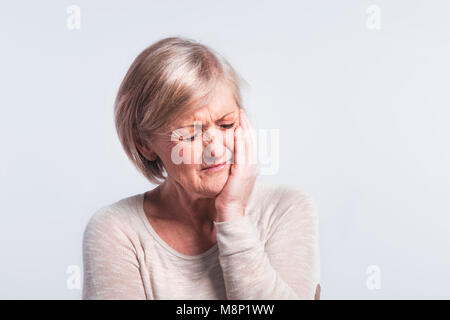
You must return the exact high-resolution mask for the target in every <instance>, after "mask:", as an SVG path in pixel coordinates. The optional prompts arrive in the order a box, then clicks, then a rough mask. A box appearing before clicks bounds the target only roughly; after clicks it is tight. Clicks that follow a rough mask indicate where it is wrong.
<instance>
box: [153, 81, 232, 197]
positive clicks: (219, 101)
mask: <svg viewBox="0 0 450 320" xmlns="http://www.w3.org/2000/svg"><path fill="white" fill-rule="evenodd" d="M237 126H239V108H238V106H237V104H236V102H235V100H234V97H233V94H232V91H231V90H230V89H229V88H228V87H227V86H225V85H222V84H221V85H218V86H217V88H216V91H215V93H214V95H213V96H212V98H211V100H210V102H209V103H208V105H207V106H205V107H202V108H200V109H197V110H195V111H193V112H192V113H187V114H186V116H185V117H182V118H181V119H178V120H177V121H176V123H175V124H173V128H175V130H173V131H172V132H171V136H159V137H158V138H157V139H156V141H155V143H154V149H153V150H154V152H155V153H156V154H157V155H158V156H159V157H160V158H161V160H162V162H163V164H164V167H165V169H166V171H167V174H168V177H169V179H172V180H174V181H176V182H177V183H179V184H181V185H182V186H183V188H184V189H185V190H186V191H188V192H194V193H196V194H198V195H200V196H205V197H214V196H216V195H217V194H218V193H220V192H221V191H222V189H223V187H224V185H225V183H226V181H227V179H228V175H229V172H230V166H231V163H232V162H233V161H234V157H233V155H234V130H235V128H236V127H237ZM223 162H226V165H225V166H224V167H223V168H222V169H220V170H216V171H212V170H205V169H204V168H205V167H208V166H211V165H214V164H219V163H223Z"/></svg>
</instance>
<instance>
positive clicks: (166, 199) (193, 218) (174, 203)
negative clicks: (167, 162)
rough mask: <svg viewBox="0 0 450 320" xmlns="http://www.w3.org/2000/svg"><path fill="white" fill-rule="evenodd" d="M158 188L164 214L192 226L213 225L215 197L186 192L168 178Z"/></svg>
mask: <svg viewBox="0 0 450 320" xmlns="http://www.w3.org/2000/svg"><path fill="white" fill-rule="evenodd" d="M158 189H159V190H158V193H159V194H158V195H159V200H160V204H161V205H162V207H163V208H164V211H165V213H164V214H165V216H166V217H168V218H169V219H175V220H176V221H180V222H183V223H185V224H188V225H191V226H193V227H203V226H205V224H206V225H210V226H212V225H213V221H214V220H215V218H216V207H215V198H208V197H205V196H202V195H199V194H196V193H193V192H188V191H186V189H185V188H184V187H183V186H181V185H180V184H179V183H178V182H176V181H173V180H172V179H170V178H168V179H167V180H166V181H165V182H164V183H163V184H161V185H160V186H159V187H158ZM166 214H167V215H166Z"/></svg>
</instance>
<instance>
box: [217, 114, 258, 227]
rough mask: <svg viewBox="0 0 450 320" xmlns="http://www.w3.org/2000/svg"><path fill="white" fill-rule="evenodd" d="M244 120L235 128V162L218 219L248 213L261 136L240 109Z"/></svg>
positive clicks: (219, 198)
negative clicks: (259, 137) (258, 142)
mask: <svg viewBox="0 0 450 320" xmlns="http://www.w3.org/2000/svg"><path fill="white" fill-rule="evenodd" d="M239 112H240V113H239V119H240V124H239V126H238V127H236V128H235V131H234V163H233V164H231V172H230V175H229V177H228V180H227V182H226V184H225V186H224V187H223V189H222V191H221V192H220V193H219V195H218V196H217V197H216V200H215V206H216V211H217V217H216V221H217V222H221V221H228V220H231V219H233V218H236V217H240V216H244V214H245V207H246V206H247V201H248V199H249V197H250V194H251V193H252V190H253V187H254V185H255V181H256V177H257V175H258V163H257V160H258V159H257V139H256V133H255V131H254V130H253V128H252V126H251V124H250V121H249V120H248V118H247V116H246V115H245V112H244V110H242V109H240V111H239Z"/></svg>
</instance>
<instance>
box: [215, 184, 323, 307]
mask: <svg viewBox="0 0 450 320" xmlns="http://www.w3.org/2000/svg"><path fill="white" fill-rule="evenodd" d="M284 199H285V200H284V201H288V203H289V205H288V206H287V208H286V209H285V210H284V211H283V212H282V214H281V215H279V217H278V218H277V220H276V221H274V223H273V224H272V225H271V227H270V230H269V235H268V239H267V242H266V244H265V246H264V243H262V242H261V241H260V240H259V238H258V235H257V230H256V226H255V225H254V223H253V222H252V221H251V219H250V218H249V217H248V216H247V215H245V216H243V217H240V218H236V219H232V220H229V221H225V222H219V223H215V226H216V231H217V242H218V246H219V261H220V265H221V267H222V270H223V276H224V280H225V287H226V291H227V297H228V299H252V300H254V299H279V300H288V299H314V298H318V295H316V293H317V292H316V290H320V289H318V284H319V279H320V261H319V234H318V217H317V210H316V207H315V206H314V204H313V202H312V200H311V198H310V197H309V196H307V195H305V194H304V193H303V192H301V191H299V190H293V192H289V193H288V196H285V197H284ZM319 292H320V291H319Z"/></svg>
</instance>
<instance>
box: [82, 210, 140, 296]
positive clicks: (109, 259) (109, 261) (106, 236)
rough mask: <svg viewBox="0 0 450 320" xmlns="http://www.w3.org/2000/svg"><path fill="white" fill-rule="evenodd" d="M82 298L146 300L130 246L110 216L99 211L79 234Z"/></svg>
mask: <svg viewBox="0 0 450 320" xmlns="http://www.w3.org/2000/svg"><path fill="white" fill-rule="evenodd" d="M83 267H84V272H83V277H84V283H83V294H82V298H83V299H101V300H107V299H132V300H141V299H146V295H145V291H144V286H143V283H142V278H141V275H140V272H139V262H138V260H137V258H136V251H135V249H134V246H133V244H132V242H131V240H130V239H129V237H127V235H126V232H124V228H123V226H121V224H120V222H119V221H117V220H116V218H114V216H113V215H112V214H111V213H109V212H107V211H104V210H102V209H100V210H99V211H98V212H96V213H95V214H94V216H93V217H92V218H91V220H90V221H89V223H88V225H87V227H86V229H85V231H84V234H83Z"/></svg>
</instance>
